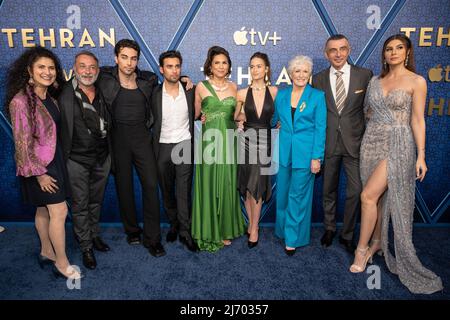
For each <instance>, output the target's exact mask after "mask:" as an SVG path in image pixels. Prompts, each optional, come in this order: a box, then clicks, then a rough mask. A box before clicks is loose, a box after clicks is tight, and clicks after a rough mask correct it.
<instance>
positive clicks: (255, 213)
mask: <svg viewBox="0 0 450 320" xmlns="http://www.w3.org/2000/svg"><path fill="white" fill-rule="evenodd" d="M250 201H251V210H252V211H251V212H252V213H251V215H252V226H251V229H250V237H249V241H251V242H257V241H258V230H259V217H260V216H261V207H262V199H261V198H259V199H258V202H256V200H255V199H254V198H253V196H250Z"/></svg>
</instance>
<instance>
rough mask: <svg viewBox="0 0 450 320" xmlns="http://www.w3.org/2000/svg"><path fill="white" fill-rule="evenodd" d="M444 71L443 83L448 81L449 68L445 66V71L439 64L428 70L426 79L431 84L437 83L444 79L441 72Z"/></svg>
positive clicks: (449, 78)
mask: <svg viewBox="0 0 450 320" xmlns="http://www.w3.org/2000/svg"><path fill="white" fill-rule="evenodd" d="M444 70H445V81H446V82H449V81H450V77H449V75H450V66H446V67H445V69H444V68H442V67H441V65H440V64H438V65H437V66H436V67H435V68H431V69H430V70H428V78H429V79H430V81H431V82H439V81H442V80H443V79H444V76H443V73H442V71H444Z"/></svg>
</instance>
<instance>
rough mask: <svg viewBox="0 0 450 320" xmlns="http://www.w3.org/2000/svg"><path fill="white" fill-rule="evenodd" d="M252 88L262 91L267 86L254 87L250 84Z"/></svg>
mask: <svg viewBox="0 0 450 320" xmlns="http://www.w3.org/2000/svg"><path fill="white" fill-rule="evenodd" d="M250 88H252V89H255V90H256V91H261V90H263V89H265V88H266V86H264V87H254V86H250Z"/></svg>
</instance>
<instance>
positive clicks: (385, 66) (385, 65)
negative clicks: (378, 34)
mask: <svg viewBox="0 0 450 320" xmlns="http://www.w3.org/2000/svg"><path fill="white" fill-rule="evenodd" d="M383 66H384V69H386V68H387V63H386V60H384V61H383Z"/></svg>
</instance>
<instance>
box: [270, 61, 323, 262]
mask: <svg viewBox="0 0 450 320" xmlns="http://www.w3.org/2000/svg"><path fill="white" fill-rule="evenodd" d="M312 66H313V63H312V60H311V58H309V57H306V56H297V57H295V58H293V59H292V60H291V61H290V62H289V66H288V73H289V76H290V78H291V80H292V86H288V87H287V88H285V89H283V90H280V91H279V92H278V95H277V97H276V99H275V114H274V117H273V120H272V124H273V125H276V124H277V123H278V125H279V126H280V133H279V139H278V141H279V155H278V159H277V160H274V161H277V162H278V164H279V171H278V176H277V214H276V224H275V235H276V236H277V237H279V238H282V239H284V241H285V252H286V254H287V255H289V256H292V255H293V254H294V253H295V250H296V248H297V247H301V246H305V245H308V244H309V240H310V229H311V210H312V199H313V189H314V179H315V174H316V173H318V172H319V171H320V163H321V161H323V155H324V150H325V130H326V123H327V119H326V117H327V110H326V106H325V94H324V92H322V91H320V90H317V89H314V88H312V87H311V86H310V85H309V84H308V81H309V78H310V77H311V74H312Z"/></svg>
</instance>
